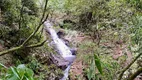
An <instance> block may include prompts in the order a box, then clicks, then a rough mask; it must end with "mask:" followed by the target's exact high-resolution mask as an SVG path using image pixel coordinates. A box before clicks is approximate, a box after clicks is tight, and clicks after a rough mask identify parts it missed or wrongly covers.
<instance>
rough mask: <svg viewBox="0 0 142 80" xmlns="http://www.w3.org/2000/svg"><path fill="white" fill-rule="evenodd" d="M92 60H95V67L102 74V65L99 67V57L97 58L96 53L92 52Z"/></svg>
mask: <svg viewBox="0 0 142 80" xmlns="http://www.w3.org/2000/svg"><path fill="white" fill-rule="evenodd" d="M94 60H95V64H96V67H97V69H98V71H99V72H100V73H101V74H103V71H102V67H101V61H100V59H99V58H98V56H97V55H96V54H94Z"/></svg>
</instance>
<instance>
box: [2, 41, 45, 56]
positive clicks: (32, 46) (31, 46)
mask: <svg viewBox="0 0 142 80" xmlns="http://www.w3.org/2000/svg"><path fill="white" fill-rule="evenodd" d="M45 42H46V40H44V41H42V42H39V43H37V44H32V45H29V46H24V47H23V46H22V45H21V46H18V47H14V48H11V49H8V50H5V51H2V52H0V56H2V55H4V54H8V53H11V52H13V51H16V50H20V49H25V48H34V47H40V46H42V45H44V43H45Z"/></svg>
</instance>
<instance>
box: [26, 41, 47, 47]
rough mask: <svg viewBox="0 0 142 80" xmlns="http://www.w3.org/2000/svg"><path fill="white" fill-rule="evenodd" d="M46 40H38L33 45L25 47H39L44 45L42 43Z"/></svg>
mask: <svg viewBox="0 0 142 80" xmlns="http://www.w3.org/2000/svg"><path fill="white" fill-rule="evenodd" d="M46 41H47V40H44V41H42V42H39V43H37V44H33V45H29V46H26V48H33V47H40V46H42V45H44V43H45V42H46Z"/></svg>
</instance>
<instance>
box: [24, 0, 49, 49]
mask: <svg viewBox="0 0 142 80" xmlns="http://www.w3.org/2000/svg"><path fill="white" fill-rule="evenodd" d="M47 3H48V0H46V2H45V7H44V12H43V14H42V18H41V20H40V22H39V25H38V26H37V28H36V30H35V31H34V32H33V33H32V34H31V35H30V36H29V37H28V38H27V39H26V40H25V41H24V42H23V44H22V46H24V45H25V44H26V43H27V42H28V41H29V40H31V38H32V37H33V36H34V35H35V34H36V33H37V31H38V30H39V28H40V27H41V25H42V24H43V23H44V22H43V19H44V16H45V12H46V7H47ZM44 21H45V20H44Z"/></svg>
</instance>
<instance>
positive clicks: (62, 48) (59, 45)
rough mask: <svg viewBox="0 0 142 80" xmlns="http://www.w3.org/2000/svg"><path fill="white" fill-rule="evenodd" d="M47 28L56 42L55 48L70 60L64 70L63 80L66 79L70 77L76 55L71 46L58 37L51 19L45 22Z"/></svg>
mask: <svg viewBox="0 0 142 80" xmlns="http://www.w3.org/2000/svg"><path fill="white" fill-rule="evenodd" d="M44 25H45V30H47V31H48V32H49V33H50V36H51V38H52V41H53V43H54V46H55V49H56V50H57V52H58V53H59V54H60V55H61V56H62V57H63V58H64V59H65V60H67V61H69V65H68V66H67V68H66V69H65V70H64V76H63V78H62V79H61V80H66V79H67V78H68V72H69V70H70V67H71V64H72V62H73V61H74V59H75V58H76V56H75V55H73V54H72V52H71V51H70V48H69V47H68V46H67V45H66V44H65V43H64V42H63V41H62V40H61V39H60V38H59V37H58V35H57V33H56V31H55V30H54V29H53V27H52V24H51V23H50V21H49V20H47V21H46V22H45V23H44Z"/></svg>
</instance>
